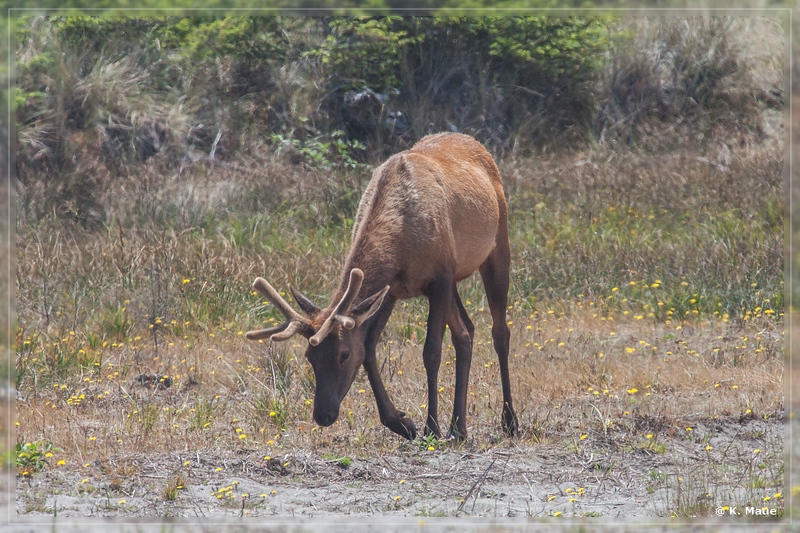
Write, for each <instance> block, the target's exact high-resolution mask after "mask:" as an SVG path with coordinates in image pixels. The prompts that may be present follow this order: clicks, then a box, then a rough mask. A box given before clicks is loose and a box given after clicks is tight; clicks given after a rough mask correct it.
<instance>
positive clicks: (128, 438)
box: [15, 147, 784, 516]
mask: <svg viewBox="0 0 800 533" xmlns="http://www.w3.org/2000/svg"><path fill="white" fill-rule="evenodd" d="M500 166H501V172H502V174H503V176H504V179H505V183H506V188H507V194H508V196H509V204H510V226H511V240H512V250H513V259H512V270H513V272H512V289H511V298H510V304H511V305H510V306H509V314H508V317H509V318H508V319H509V324H510V326H511V330H512V345H511V349H512V360H511V368H512V385H513V391H514V394H515V401H516V403H517V410H518V413H519V415H520V421H521V429H522V435H521V436H520V437H519V438H517V439H505V438H503V437H502V432H501V430H500V423H499V418H500V407H501V399H500V392H499V375H498V372H497V365H496V360H495V357H494V353H493V351H492V350H491V347H490V345H491V342H490V333H489V329H490V322H491V320H490V317H489V314H488V310H487V309H486V304H485V296H484V295H483V292H482V287H481V286H480V283H479V281H478V280H477V279H473V278H470V279H468V280H466V281H465V282H463V283H462V284H461V286H460V292H461V295H462V298H463V300H464V302H465V305H466V308H467V310H468V312H469V313H470V315H471V316H472V318H473V320H474V321H475V324H476V338H475V358H474V362H473V366H472V374H471V377H470V393H469V394H470V395H469V400H468V416H469V420H468V426H469V432H470V436H469V439H468V440H467V442H466V443H465V444H464V445H463V446H462V447H460V448H455V449H454V447H453V446H452V445H451V444H447V443H442V442H437V441H430V440H428V441H422V440H420V441H417V442H416V443H407V442H405V441H402V440H401V439H399V438H397V437H396V436H395V435H394V434H391V433H390V432H388V430H386V429H385V428H383V427H382V426H381V425H380V422H379V420H378V416H377V411H376V408H375V405H374V399H373V397H372V392H371V390H370V387H369V385H368V383H367V381H366V377H365V376H364V375H363V374H360V375H359V377H358V378H357V379H356V382H355V383H354V385H353V387H352V389H351V391H350V393H349V394H348V396H347V397H346V398H345V400H344V402H343V404H342V415H341V416H340V419H339V421H338V422H337V423H335V424H334V425H333V426H331V427H329V428H319V427H317V426H316V425H315V424H314V422H313V420H312V418H311V403H312V400H313V374H312V373H311V369H310V365H308V363H307V362H306V361H305V360H304V359H303V356H302V353H303V350H304V346H302V345H301V344H302V343H301V342H300V340H295V341H292V342H288V343H285V344H277V345H271V344H269V343H261V342H259V343H252V342H248V341H246V340H245V339H244V337H243V334H242V332H243V331H246V330H248V329H254V328H257V327H260V326H261V324H264V323H266V324H269V323H274V322H276V321H277V320H280V314H279V313H278V312H277V311H276V310H275V309H273V308H272V306H270V305H269V304H266V303H265V302H263V301H261V299H260V298H259V297H258V296H257V295H256V294H254V293H253V292H252V291H251V289H250V283H251V281H252V280H253V278H254V277H255V276H256V275H263V276H266V277H267V278H268V279H269V280H270V281H271V282H272V283H273V284H274V285H275V286H276V287H277V288H279V290H287V289H288V284H289V283H292V284H294V285H295V286H297V287H299V288H301V290H303V291H305V292H306V294H308V295H309V296H310V297H312V299H314V300H315V301H317V302H318V303H327V301H326V298H327V297H329V296H330V294H331V292H332V291H333V289H334V285H335V283H336V280H337V278H338V276H339V268H340V265H341V263H342V259H343V257H344V255H345V253H346V251H347V249H348V246H349V233H350V232H349V229H350V224H352V222H351V220H352V214H353V208H354V205H355V202H356V201H357V195H353V194H351V193H350V187H352V186H353V184H354V183H356V180H357V179H358V178H359V177H358V176H355V177H354V176H352V175H351V176H329V175H322V174H317V173H314V172H313V171H303V170H299V169H297V168H291V167H289V166H286V167H276V168H268V169H260V170H259V171H257V172H255V173H250V172H244V171H243V170H241V169H238V170H237V169H236V168H227V167H225V166H219V167H214V166H211V167H202V166H201V167H198V168H196V169H195V170H194V175H191V176H172V177H170V178H169V179H167V180H162V181H158V182H157V181H156V180H155V179H152V180H151V178H153V177H152V176H149V175H147V174H146V173H145V174H144V175H141V176H136V177H135V178H134V179H131V180H130V181H127V182H123V183H120V184H119V186H118V187H115V189H114V191H113V194H112V195H110V196H109V197H108V199H107V201H108V205H110V206H113V212H114V213H115V216H114V220H113V222H112V223H111V224H109V225H107V226H106V227H104V228H102V229H100V230H86V229H81V228H80V227H76V226H68V225H65V224H62V223H60V222H59V221H57V220H52V219H50V220H44V221H42V222H39V223H36V224H33V223H29V222H28V221H26V220H25V219H24V217H23V218H21V219H20V220H18V226H17V250H16V253H17V272H18V275H17V286H16V291H17V305H18V308H17V311H18V329H17V332H16V339H15V348H16V378H15V379H16V386H17V389H18V391H19V395H20V399H19V401H18V402H17V422H16V423H17V428H16V429H17V442H18V449H17V459H16V463H17V476H18V502H17V511H18V512H19V513H22V514H34V515H35V514H40V513H52V512H53V511H54V506H55V507H58V504H57V503H56V504H54V503H53V500H52V497H54V495H61V496H64V495H69V496H71V497H74V498H75V499H77V501H88V500H91V499H93V498H100V497H101V496H102V499H103V501H105V502H106V503H105V504H103V506H102V509H101V511H97V512H101V514H112V515H114V514H120V515H124V516H141V515H152V514H156V515H163V514H164V513H165V512H166V513H168V514H169V512H170V511H169V509H171V508H173V507H171V506H177V507H174V508H175V509H177V508H181V507H180V502H182V501H183V502H184V503H185V501H186V498H188V496H186V494H187V492H186V491H185V489H188V488H189V487H194V488H195V489H197V490H199V489H200V487H205V488H207V489H208V491H209V494H206V495H205V496H198V493H192V494H193V496H191V499H196V498H199V499H200V500H202V504H203V505H205V506H208V508H209V509H216V510H217V511H218V512H220V513H222V514H226V513H228V514H234V513H236V512H238V511H239V510H240V509H241V510H244V509H247V510H248V513H253V514H272V513H275V512H278V513H279V514H280V509H284V512H285V509H286V507H280V506H279V507H275V505H272V504H271V503H270V497H271V496H276V497H277V495H278V494H279V493H277V491H276V493H275V494H273V493H271V492H270V491H267V492H264V493H259V494H260V496H259V497H258V498H256V497H255V496H254V495H250V493H245V492H243V491H238V492H237V490H235V487H236V485H235V484H234V485H230V483H229V480H230V479H231V476H232V475H234V472H233V471H232V470H231V469H230V468H231V465H233V464H236V465H239V467H237V468H242V469H244V470H238V469H237V470H236V472H237V475H239V474H242V472H243V471H246V470H247V468H245V466H246V465H249V466H250V469H251V472H261V473H262V474H264V475H268V477H270V479H271V477H274V476H277V477H278V479H280V480H281V483H285V484H287V487H286V488H285V489H283V488H282V489H281V491H282V492H284V493H285V492H287V491H288V490H289V487H294V488H297V486H298V485H300V486H302V484H303V483H304V482H306V481H307V479H305V478H304V477H303V475H302V474H303V473H304V472H305V469H306V468H307V467H308V465H309V464H311V465H313V464H317V466H318V467H320V465H321V466H323V467H329V466H330V465H337V467H336V468H332V469H330V468H329V470H331V473H330V476H331V477H330V478H328V482H330V480H331V479H335V478H336V477H335V476H338V475H339V472H341V471H349V472H351V473H352V472H353V471H357V469H355V468H351V467H350V465H351V463H352V462H354V461H356V462H357V461H362V464H370V462H371V461H376V459H375V458H376V457H381V456H385V457H390V458H393V459H392V460H393V461H399V463H398V464H406V463H407V461H409V460H410V461H412V462H413V461H421V463H420V469H421V470H422V471H423V472H424V471H427V470H426V469H434V470H435V467H434V466H433V465H434V464H435V462H436V461H437V460H440V461H443V462H446V461H447V460H448V458H449V459H451V460H453V461H456V462H457V461H458V460H459V459H458V457H461V456H463V454H491V453H496V452H497V451H498V450H502V451H505V452H507V453H509V454H512V455H515V456H517V457H518V458H526V457H533V455H534V454H535V453H536V450H547V451H549V453H552V454H553V455H554V456H555V457H560V458H562V459H563V464H564V465H568V464H570V462H571V461H586V460H589V461H590V460H591V459H590V456H591V457H594V454H595V453H597V454H598V455H601V454H612V455H613V456H614V457H616V459H615V460H616V461H617V464H618V465H622V464H625V463H629V464H628V468H633V470H634V471H635V472H636V474H635V476H636V478H635V483H636V486H637V487H639V489H638V490H640V491H643V492H642V494H641V495H640V497H644V499H645V501H647V502H650V504H649V505H650V506H649V507H646V509H647V511H646V512H645V511H643V512H645V513H646V514H649V515H653V514H663V515H673V516H694V515H706V514H711V513H713V510H714V504H715V503H716V504H720V505H722V504H730V505H733V504H736V503H738V504H740V505H744V504H745V503H747V504H759V505H760V504H764V505H767V503H765V502H768V505H769V507H771V508H776V509H780V511H781V513H782V501H783V490H784V489H783V484H784V467H783V460H784V459H783V443H782V437H781V431H782V430H781V427H782V425H781V424H782V420H783V409H784V404H783V388H782V383H783V370H784V362H783V348H784V326H783V319H784V299H783V294H784V287H783V205H782V201H783V200H782V198H783V196H782V184H783V177H782V176H783V154H782V151H781V150H780V149H779V148H778V147H775V148H770V147H766V148H763V149H759V150H756V149H755V148H752V149H750V150H748V151H746V152H743V153H742V155H741V156H740V157H737V158H736V159H734V161H733V162H732V163H731V164H730V166H729V167H726V168H724V169H720V168H719V167H718V166H715V165H714V164H712V163H710V162H709V161H708V160H707V159H705V158H704V157H701V156H699V155H697V154H692V153H691V152H688V151H683V152H681V153H678V154H666V155H659V156H652V155H645V154H637V153H633V152H631V153H627V154H612V153H604V152H603V151H601V150H597V151H587V152H583V153H566V154H560V155H558V156H553V157H549V158H548V157H540V158H537V159H529V160H513V159H509V160H504V161H501V162H500ZM283 170H289V171H291V172H294V173H295V175H293V176H291V178H292V179H291V182H292V183H295V184H299V185H296V187H297V188H296V189H288V188H286V189H282V190H280V192H279V193H276V192H275V189H274V185H273V184H271V183H269V182H268V181H267V179H268V177H269V176H271V175H272V174H273V173H280V172H281V171H283ZM300 172H308V174H306V175H297V173H300ZM203 174H205V176H206V178H205V179H200V177H201V176H202V175H203ZM253 174H255V176H254V175H253ZM360 178H361V179H362V180H363V182H362V186H363V183H364V182H365V181H366V178H365V177H364V176H361V177H360ZM259 180H261V181H259ZM287 180H289V178H287ZM178 191H182V192H181V193H180V194H179V193H178ZM426 311H427V305H426V303H425V302H424V301H408V302H403V303H401V304H400V305H398V307H397V309H396V311H395V313H394V315H393V316H392V319H391V320H390V322H389V326H388V327H387V330H386V332H385V334H384V337H383V339H382V343H381V345H380V351H379V358H380V360H381V362H382V373H383V376H384V380H385V382H386V384H387V388H388V389H389V392H390V394H391V396H392V398H393V401H394V402H395V404H396V405H397V406H398V408H400V409H403V410H405V411H407V412H408V413H409V415H410V416H411V417H412V419H414V420H415V421H416V422H417V423H418V425H419V424H421V423H422V420H423V418H424V413H425V407H426V406H425V405H424V402H425V377H424V369H423V366H422V359H421V357H420V353H421V349H422V342H423V341H424V331H425V330H424V328H425V316H426ZM448 341H449V337H448V338H447V339H446V343H448ZM453 357H454V352H453V349H452V346H450V345H449V344H448V345H447V349H446V350H445V353H444V357H443V364H442V371H441V373H440V388H439V392H440V394H441V406H440V410H441V412H442V414H443V419H444V420H446V418H447V416H448V415H449V411H450V409H451V405H452V404H451V403H450V402H451V401H452V391H453V385H454V376H453V370H452V369H453V366H454V365H453ZM141 375H145V376H151V377H155V376H159V377H164V378H168V380H169V382H167V383H165V385H163V386H152V385H150V384H143V383H141V382H140V381H141V380H142V379H144V378H140V377H139V376H141ZM167 384H168V385H169V386H168V387H167V386H166V385H167ZM732 446H733V448H732ZM734 452H735V453H734ZM437 454H439V458H438V459H437ZM660 457H663V458H664V459H665V461H663V462H662V464H661V466H660V467H654V466H652V465H651V463H650V461H651V460H657V459H659V458H660ZM690 457H693V458H694V459H692V460H689V459H688V458H690ZM697 457H700V462H699V463H697V462H696V460H697ZM667 459H668V460H667ZM242 461H244V463H242ZM432 461H433V463H432ZM315 462H316V463H315ZM612 462H613V461H612ZM656 462H657V461H656ZM414 464H416V463H414ZM492 464H494V461H493V462H492ZM148 465H150V466H148ZM156 465H159V466H156ZM201 465H203V466H202V468H201ZM242 465H245V466H242ZM631 465H638V466H633V467H631ZM648 465H649V466H648ZM489 466H490V467H491V465H489ZM531 468H535V467H531ZM596 468H608V470H609V471H606V472H605V476H606V477H605V478H604V479H606V480H609V481H612V482H613V480H614V479H615V478H613V477H610V476H612V474H611V473H610V471H611V470H612V469H611V468H610V467H609V464H606V465H605V466H602V465H601V466H597V467H596ZM617 468H619V467H617ZM298 469H300V470H298ZM348 469H349V470H348ZM487 472H488V469H487ZM598 472H599V471H598ZM253 475H255V474H253ZM476 475H477V474H476ZM323 478H324V476H323ZM237 479H238V478H237ZM468 479H472V478H468ZM36 480H44V481H45V487H46V488H44V489H43V488H41V485H38V484H37V482H36ZM293 480H294V485H293V484H292V483H293ZM304 480H305V481H304ZM243 482H244V481H243ZM238 483H239V481H237V484H238ZM465 483H467V484H466V485H462V486H459V488H458V489H454V496H453V498H454V503H453V505H451V506H450V507H445V508H440V507H435V508H432V507H430V504H428V507H425V506H424V505H423V506H421V507H420V506H416V507H415V506H412V505H410V504H408V502H409V499H413V498H411V497H410V496H409V497H405V496H404V498H406V499H405V500H403V499H402V498H400V499H398V500H395V501H394V502H392V501H391V498H389V501H388V503H387V506H386V508H385V509H383V511H382V512H387V513H395V514H424V513H427V512H433V513H434V514H437V513H438V514H443V515H447V516H455V515H458V514H459V513H461V514H462V515H463V514H464V510H463V508H460V507H459V505H458V500H457V498H456V495H457V494H458V493H459V491H460V494H461V497H462V499H463V498H465V497H466V494H467V489H468V488H469V484H468V482H467V481H465ZM229 485H230V486H229ZM584 485H586V486H589V485H588V484H587V483H584ZM35 487H39V488H38V489H37V488H35ZM212 487H216V488H214V489H213V492H212ZM226 487H229V488H230V490H222V489H223V488H226ZM567 488H570V487H567ZM579 488H580V487H579V486H577V485H576V486H575V487H571V489H574V490H575V491H578V489H579ZM263 490H266V489H263ZM270 490H275V489H270ZM417 490H418V491H419V490H422V488H421V487H418V489H417ZM559 490H561V489H559ZM590 490H591V489H590ZM182 491H183V492H182ZM220 491H221V492H220ZM423 492H424V491H423ZM143 494H144V496H142V495H143ZM243 494H248V496H243ZM565 494H566V496H565V497H563V498H562V496H559V497H558V499H557V500H555V502H553V503H552V504H550V503H549V502H551V501H553V500H549V499H548V498H550V496H552V495H553V494H551V493H544V494H543V495H542V496H541V499H542V500H543V502H544V503H545V504H546V505H544V506H543V507H542V510H540V511H535V510H534V511H529V512H530V513H531V514H539V515H546V514H551V515H552V514H555V513H558V515H561V514H564V515H570V514H571V515H580V514H581V513H583V514H586V513H587V512H588V513H590V514H589V515H588V516H593V514H591V513H597V514H600V515H603V514H604V512H603V511H602V510H590V511H580V510H576V508H575V503H576V501H577V502H580V501H581V500H582V499H583V498H584V496H583V495H582V494H583V493H582V492H581V494H580V495H572V496H569V491H568V492H567V493H565ZM132 495H134V496H135V498H132ZM475 497H476V498H477V496H475ZM48 498H50V499H48ZM141 498H144V500H142V499H141ZM248 498H250V499H248ZM296 498H300V500H299V501H301V500H302V496H296ZM418 498H420V497H418ZM587 499H588V498H587ZM231 500H233V501H231ZM401 500H402V501H401ZM562 500H563V501H562ZM572 500H575V501H572ZM129 501H130V502H133V501H135V502H136V503H135V504H133V503H128V502H129ZM276 501H277V500H276ZM631 501H634V500H633V499H632V500H631ZM404 502H405V504H404ZM654 502H655V503H654ZM556 504H560V505H562V506H561V507H558V506H556ZM61 505H62V511H61V512H62V513H63V512H64V505H66V509H67V510H69V509H70V505H73V507H74V509H73V510H74V512H77V513H79V514H80V513H81V512H83V511H78V510H77V509H80V507H79V506H78V507H75V506H76V505H77V504H74V503H73V504H63V503H62V504H61ZM271 505H272V506H271ZM283 505H286V504H285V503H284V504H283ZM496 505H497V504H496V503H495V506H496ZM462 507H463V506H462ZM472 508H473V513H476V514H480V513H481V512H489V511H475V507H474V505H473V507H472ZM366 509H367V511H368V512H369V511H370V510H371V512H373V513H374V512H376V510H375V508H373V507H367V508H366ZM426 509H428V510H427V511H426ZM431 509H433V510H431ZM457 511H458V512H457ZM320 512H322V511H320ZM330 512H331V513H332V514H336V510H335V509H331V510H330ZM558 515H557V516H558Z"/></svg>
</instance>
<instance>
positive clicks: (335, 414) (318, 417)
mask: <svg viewBox="0 0 800 533" xmlns="http://www.w3.org/2000/svg"><path fill="white" fill-rule="evenodd" d="M337 418H339V410H338V409H337V410H336V411H328V412H327V413H314V420H315V421H316V422H317V424H319V425H320V426H322V427H328V426H330V425H331V424H333V423H334V422H336V419H337Z"/></svg>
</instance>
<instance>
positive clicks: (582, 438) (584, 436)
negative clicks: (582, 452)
mask: <svg viewBox="0 0 800 533" xmlns="http://www.w3.org/2000/svg"><path fill="white" fill-rule="evenodd" d="M587 437H589V435H587V434H586V433H584V434H583V435H581V440H585V439H586V438H587Z"/></svg>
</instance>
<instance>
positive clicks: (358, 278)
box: [308, 268, 364, 346]
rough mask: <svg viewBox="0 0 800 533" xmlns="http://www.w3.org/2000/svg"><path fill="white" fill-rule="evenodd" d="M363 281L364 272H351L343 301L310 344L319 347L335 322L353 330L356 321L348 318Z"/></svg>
mask: <svg viewBox="0 0 800 533" xmlns="http://www.w3.org/2000/svg"><path fill="white" fill-rule="evenodd" d="M363 281H364V272H362V271H361V269H359V268H354V269H353V270H351V271H350V280H349V281H348V282H347V290H346V291H344V295H343V296H342V299H341V300H339V303H337V304H336V307H334V308H333V311H332V312H331V314H330V316H328V318H326V319H325V322H323V323H322V325H321V326H320V327H319V330H318V331H317V333H316V334H314V336H313V337H311V338H310V339H308V343H309V344H310V345H311V346H317V345H318V344H319V343H320V342H322V339H324V338H325V337H327V336H328V333H330V332H331V328H332V327H333V323H334V322H339V323H340V324H341V325H342V327H343V328H344V329H353V328H354V327H355V325H356V321H355V320H353V319H352V318H351V317H349V316H347V312H348V311H349V310H350V306H351V305H352V304H353V300H355V298H356V296H357V295H358V291H359V290H360V289H361V282H363Z"/></svg>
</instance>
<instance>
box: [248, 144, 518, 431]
mask: <svg viewBox="0 0 800 533" xmlns="http://www.w3.org/2000/svg"><path fill="white" fill-rule="evenodd" d="M509 263H510V253H509V243H508V214H507V206H506V200H505V196H504V194H503V185H502V181H501V178H500V172H499V171H498V170H497V165H495V163H494V160H493V159H492V157H491V156H490V155H489V153H488V152H487V151H486V150H485V149H484V148H483V146H481V144H479V143H478V142H477V141H475V140H474V139H472V138H471V137H467V136H465V135H460V134H452V133H442V134H437V135H431V136H428V137H425V138H424V139H422V140H421V141H419V142H418V143H417V144H416V145H414V147H413V148H411V149H410V150H407V151H405V152H401V153H398V154H395V155H394V156H392V157H390V158H389V159H388V160H387V161H386V162H385V163H384V164H382V165H381V166H379V167H378V168H377V169H376V170H375V172H374V173H373V175H372V180H371V181H370V183H369V185H368V186H367V190H366V191H365V192H364V196H363V197H362V199H361V203H360V204H359V207H358V214H357V215H356V220H355V224H354V227H353V245H352V248H351V250H350V254H349V255H348V257H347V260H346V263H345V269H344V273H343V274H342V280H341V283H340V284H339V289H338V291H337V292H336V295H335V296H334V298H333V303H332V304H331V305H330V306H329V307H327V308H325V309H319V308H318V307H316V306H315V305H314V304H313V303H311V301H309V299H308V298H306V297H305V296H303V295H302V294H301V293H300V292H298V291H297V290H295V289H294V288H293V287H291V286H290V291H291V293H292V296H293V297H294V299H295V300H296V301H297V305H298V306H299V307H300V309H301V310H302V311H303V312H304V313H305V314H306V315H308V318H306V317H304V316H302V315H300V314H299V313H298V312H296V311H295V310H294V309H292V307H291V306H290V305H289V304H288V303H286V301H285V300H284V299H283V298H281V296H280V294H278V292H277V291H276V290H275V289H274V288H273V287H272V286H271V285H270V284H269V283H267V281H266V280H264V279H263V278H256V280H255V282H254V283H253V287H254V288H255V289H257V290H258V291H260V292H261V293H263V294H264V295H265V296H266V297H267V299H268V300H269V301H270V302H271V303H272V304H273V305H275V306H276V307H277V308H278V309H280V311H281V312H282V313H283V314H284V315H285V317H286V321H285V322H284V323H283V324H281V325H279V326H276V327H271V328H267V329H262V330H259V331H250V332H248V333H247V338H248V339H252V340H258V339H265V338H270V339H271V340H273V341H285V340H287V339H289V338H290V337H292V336H293V335H295V334H300V335H302V336H304V337H305V338H307V339H308V349H307V350H306V357H307V358H308V360H309V362H310V363H311V366H312V368H313V370H314V375H315V377H316V389H315V395H314V420H315V421H316V422H317V423H318V424H319V425H321V426H329V425H331V424H333V422H334V421H336V419H337V418H338V416H339V406H340V404H341V401H342V399H343V398H344V396H345V394H347V391H348V390H350V387H351V385H352V384H353V380H354V379H355V377H356V373H357V372H358V368H359V367H360V366H361V365H364V368H365V370H366V371H367V376H368V378H369V382H370V385H371V386H372V390H373V392H374V394H375V399H376V401H377V404H378V412H379V413H380V418H381V422H382V423H383V425H385V426H386V427H388V428H389V429H391V430H392V431H394V432H395V433H397V434H399V435H402V436H403V437H407V438H409V439H412V440H413V439H414V438H416V436H417V429H416V427H415V426H414V423H413V422H412V421H411V420H410V419H409V418H407V417H406V414H405V413H404V412H402V411H399V410H397V409H396V408H395V406H394V405H393V404H392V402H391V400H390V399H389V396H388V394H387V393H386V389H385V388H384V386H383V382H382V381H381V376H380V372H379V367H378V361H377V358H376V354H375V348H376V346H377V344H378V339H379V338H380V335H381V332H382V331H383V328H384V327H385V326H386V322H387V321H388V320H389V315H391V313H392V309H393V308H394V305H395V303H396V302H397V300H402V299H406V298H413V297H415V296H419V295H424V296H425V297H427V298H428V300H429V302H430V310H429V312H428V326H427V334H426V336H425V346H424V348H423V350H422V357H423V360H424V363H425V370H426V372H427V375H428V419H427V421H426V423H425V431H426V433H427V434H433V435H435V436H436V437H437V438H440V437H441V431H440V428H439V421H438V412H437V409H438V403H439V402H438V393H437V386H438V373H439V364H440V362H441V358H442V339H443V337H444V331H445V325H447V326H449V327H450V332H451V336H452V341H453V346H454V347H455V351H456V365H455V368H456V385H455V399H454V402H453V418H452V420H451V422H450V430H449V433H448V437H451V438H456V439H459V440H461V439H464V438H465V437H466V435H467V423H466V417H467V382H468V379H469V369H470V363H471V360H472V339H473V333H474V330H475V327H474V326H473V324H472V321H471V320H470V319H469V316H467V312H466V310H465V309H464V304H463V303H461V298H460V297H459V295H458V291H457V290H456V284H457V283H458V282H459V281H461V280H462V279H464V278H466V277H467V276H469V275H470V274H472V272H474V271H475V270H479V271H480V273H481V277H482V278H483V283H484V286H485V288H486V296H487V300H488V303H489V308H490V310H491V313H492V322H493V324H492V339H493V341H494V349H495V351H496V352H497V356H498V358H499V359H500V377H501V380H502V384H503V413H502V424H503V429H504V430H505V432H506V434H508V435H514V434H516V433H517V429H518V422H517V416H516V414H515V413H514V407H513V404H512V401H511V382H510V380H509V373H508V344H509V337H510V332H509V329H508V326H507V325H506V304H507V299H508V287H509ZM354 302H357V303H354Z"/></svg>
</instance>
